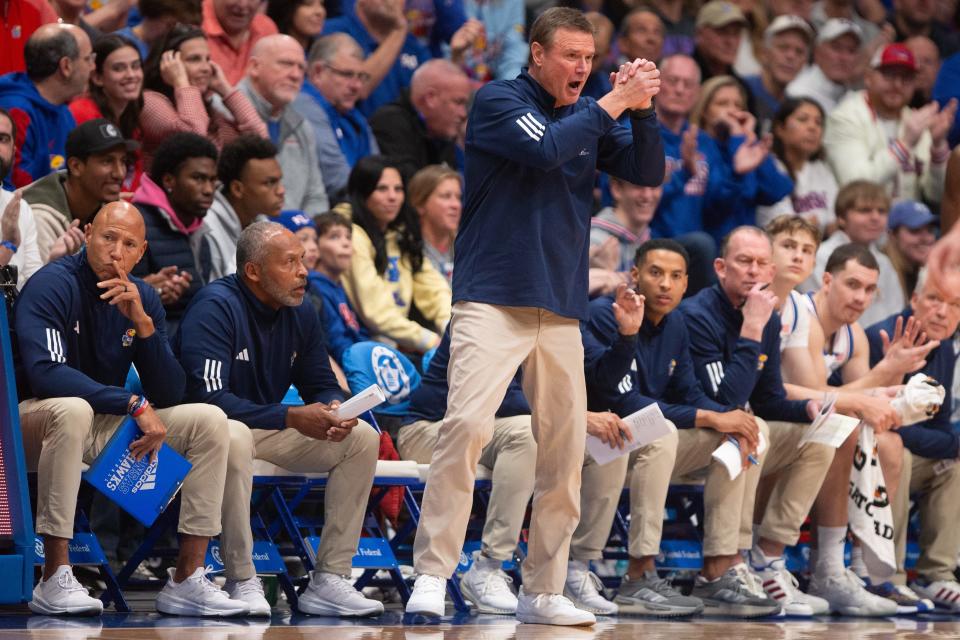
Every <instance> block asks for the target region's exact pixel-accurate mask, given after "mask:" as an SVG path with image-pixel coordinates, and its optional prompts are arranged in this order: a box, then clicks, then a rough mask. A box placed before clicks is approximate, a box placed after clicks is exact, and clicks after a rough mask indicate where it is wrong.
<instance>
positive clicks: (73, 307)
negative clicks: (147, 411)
mask: <svg viewBox="0 0 960 640" xmlns="http://www.w3.org/2000/svg"><path fill="white" fill-rule="evenodd" d="M98 281H99V278H97V276H96V274H94V272H93V270H92V269H91V268H90V264H89V263H88V262H87V252H86V249H84V250H83V251H81V252H80V253H78V254H76V255H72V256H68V257H66V258H63V259H61V260H57V261H56V262H51V263H50V264H48V265H47V266H45V267H43V268H42V269H40V271H38V272H37V273H35V274H34V275H33V277H32V278H30V280H29V281H27V284H26V285H25V286H24V288H23V291H22V292H21V294H20V297H19V298H18V299H17V303H16V306H15V307H14V311H13V315H14V321H13V327H14V336H13V343H14V345H16V346H15V348H14V353H15V360H16V373H17V393H18V395H19V397H20V399H21V400H26V399H28V398H63V397H71V398H82V399H83V400H86V401H87V403H88V404H89V405H90V406H91V407H93V410H94V412H95V413H100V414H109V415H123V414H125V413H126V412H127V405H128V404H129V402H130V397H131V395H132V394H131V393H130V392H129V391H127V390H126V389H124V388H123V385H124V383H125V382H126V379H127V373H128V372H129V370H130V365H131V364H134V365H136V367H137V372H138V373H139V374H140V382H141V383H142V385H143V389H144V394H145V395H146V396H147V398H148V399H149V400H150V402H151V403H152V404H154V405H156V406H158V407H168V406H171V405H174V404H177V403H178V402H180V399H181V397H182V396H183V386H184V375H183V369H181V368H180V364H179V363H178V362H177V360H176V358H174V356H173V352H172V351H171V350H170V345H169V343H168V342H167V334H166V329H165V327H166V318H165V316H164V312H163V305H162V304H161V303H160V298H159V297H158V296H157V294H156V292H155V291H154V290H153V287H151V286H149V285H148V284H146V283H144V282H143V281H142V280H140V279H139V278H135V277H133V276H131V277H130V282H131V283H132V284H134V285H135V286H136V287H137V289H138V290H139V291H140V299H141V300H142V303H143V309H144V311H145V312H146V313H147V315H149V316H150V317H151V318H152V319H153V325H154V327H156V331H154V333H153V335H151V336H150V337H149V338H145V339H144V338H141V337H139V336H137V335H136V331H135V330H134V328H133V322H131V321H130V320H128V319H127V318H126V317H124V315H123V314H122V313H120V311H119V310H118V309H117V308H116V307H113V306H110V304H109V303H108V302H107V301H104V300H101V299H100V296H101V295H102V294H103V293H104V290H103V289H100V288H99V287H97V282H98Z"/></svg>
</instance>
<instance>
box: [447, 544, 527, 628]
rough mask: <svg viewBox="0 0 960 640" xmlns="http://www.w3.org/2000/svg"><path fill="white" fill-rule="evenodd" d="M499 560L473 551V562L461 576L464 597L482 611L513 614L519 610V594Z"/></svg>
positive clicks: (461, 588)
mask: <svg viewBox="0 0 960 640" xmlns="http://www.w3.org/2000/svg"><path fill="white" fill-rule="evenodd" d="M500 565H501V563H500V561H499V560H492V559H489V558H484V557H483V556H481V555H480V552H479V551H474V552H473V564H472V565H470V568H469V569H468V570H467V572H466V573H465V574H463V577H462V578H460V590H461V591H462V592H463V597H465V598H466V599H467V600H469V601H470V602H472V603H473V606H475V607H476V608H477V611H478V612H480V613H495V614H507V615H513V614H514V613H516V612H517V596H516V595H515V594H514V593H513V589H511V588H510V584H511V583H512V582H513V579H512V578H511V577H510V576H508V575H507V574H506V573H504V572H503V569H501V568H500Z"/></svg>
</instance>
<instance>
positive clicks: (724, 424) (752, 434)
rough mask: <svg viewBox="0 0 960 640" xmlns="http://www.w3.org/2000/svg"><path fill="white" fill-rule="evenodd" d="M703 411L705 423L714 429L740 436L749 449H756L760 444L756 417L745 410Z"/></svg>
mask: <svg viewBox="0 0 960 640" xmlns="http://www.w3.org/2000/svg"><path fill="white" fill-rule="evenodd" d="M704 413H705V414H706V418H707V420H706V425H707V426H708V427H710V428H711V429H713V430H714V431H719V432H720V433H727V434H730V435H733V436H740V437H742V438H743V439H744V440H745V441H746V443H747V448H748V449H749V450H750V451H756V450H757V447H759V446H760V427H758V426H757V419H756V418H755V417H753V416H752V415H750V414H749V413H747V412H746V411H743V410H742V409H734V410H733V411H726V412H723V413H720V412H718V411H705V412H704Z"/></svg>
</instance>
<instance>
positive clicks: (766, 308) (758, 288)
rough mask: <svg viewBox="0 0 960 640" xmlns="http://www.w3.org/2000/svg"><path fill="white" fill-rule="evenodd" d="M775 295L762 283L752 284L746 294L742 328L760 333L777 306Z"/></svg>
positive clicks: (742, 310)
mask: <svg viewBox="0 0 960 640" xmlns="http://www.w3.org/2000/svg"><path fill="white" fill-rule="evenodd" d="M777 302H778V300H777V295H776V294H775V293H774V292H773V291H771V290H770V289H769V287H767V286H766V285H764V284H762V283H759V282H758V283H757V284H755V285H753V288H752V289H750V292H749V293H748V294H747V298H746V301H745V302H744V303H743V308H742V309H741V310H740V311H741V312H742V313H743V328H744V329H745V330H750V331H752V332H753V333H756V334H762V333H763V328H764V327H765V326H766V325H767V322H769V321H770V315H771V314H772V313H773V310H774V309H776V308H777Z"/></svg>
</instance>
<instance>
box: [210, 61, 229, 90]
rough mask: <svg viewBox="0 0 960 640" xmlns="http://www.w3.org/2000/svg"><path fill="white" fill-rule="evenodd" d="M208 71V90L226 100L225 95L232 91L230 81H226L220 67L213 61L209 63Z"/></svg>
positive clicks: (225, 76)
mask: <svg viewBox="0 0 960 640" xmlns="http://www.w3.org/2000/svg"><path fill="white" fill-rule="evenodd" d="M210 70H211V72H212V75H211V76H210V88H211V89H212V90H213V91H215V92H216V93H217V94H218V95H219V96H220V97H221V98H226V97H227V95H228V94H229V93H230V92H231V91H233V86H232V85H231V84H230V81H229V80H227V74H225V73H224V72H223V69H222V68H221V67H220V65H218V64H217V63H216V62H214V61H213V60H211V61H210Z"/></svg>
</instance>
